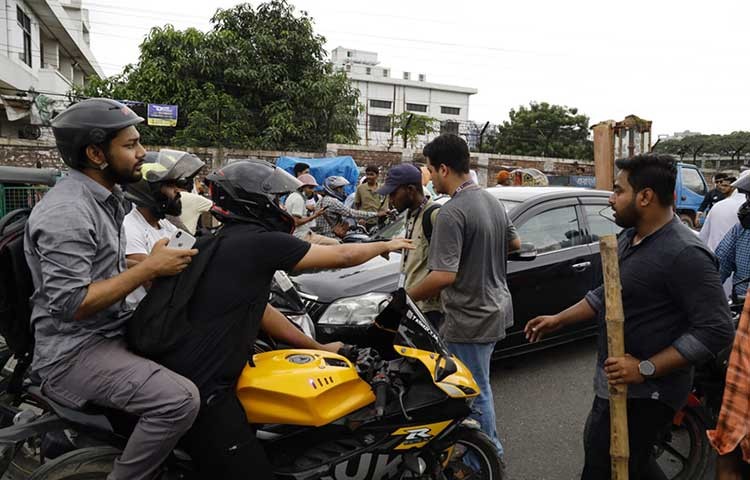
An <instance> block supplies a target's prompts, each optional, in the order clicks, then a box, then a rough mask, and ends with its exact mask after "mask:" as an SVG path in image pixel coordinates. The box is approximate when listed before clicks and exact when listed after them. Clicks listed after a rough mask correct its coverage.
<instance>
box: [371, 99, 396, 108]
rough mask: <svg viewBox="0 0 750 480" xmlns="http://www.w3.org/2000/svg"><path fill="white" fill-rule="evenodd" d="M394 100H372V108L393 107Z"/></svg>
mask: <svg viewBox="0 0 750 480" xmlns="http://www.w3.org/2000/svg"><path fill="white" fill-rule="evenodd" d="M391 105H393V102H390V101H388V100H370V108H387V109H389V110H390V109H391Z"/></svg>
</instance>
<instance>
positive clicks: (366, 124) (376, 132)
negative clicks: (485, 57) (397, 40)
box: [331, 47, 477, 146]
mask: <svg viewBox="0 0 750 480" xmlns="http://www.w3.org/2000/svg"><path fill="white" fill-rule="evenodd" d="M331 60H332V62H333V64H334V67H335V68H336V69H338V70H342V71H344V72H346V74H347V76H348V77H349V79H350V80H351V81H352V84H353V85H354V87H355V88H357V89H358V90H359V95H360V96H359V101H360V103H361V104H362V106H363V107H364V110H363V112H362V113H361V114H360V117H359V135H360V143H362V144H363V145H391V144H393V145H401V144H402V139H401V138H398V137H396V136H395V132H394V129H393V128H392V125H391V123H392V122H391V117H390V115H394V114H395V115H398V114H401V113H403V112H412V113H415V114H418V115H426V116H429V117H432V118H435V119H436V120H438V121H439V125H436V130H437V132H436V133H434V134H432V135H429V136H421V137H420V138H419V141H418V142H417V146H421V145H423V144H424V143H426V142H428V141H429V140H430V139H431V138H433V137H435V136H437V135H438V134H439V133H441V132H451V133H456V134H461V135H463V134H465V133H466V128H463V127H464V126H465V125H467V123H468V119H469V97H470V96H471V95H474V94H475V93H477V90H476V89H475V88H468V87H457V86H454V85H442V84H437V83H429V82H428V81H427V77H426V75H425V74H416V75H413V74H412V73H410V72H403V75H402V78H391V71H390V69H389V68H386V67H382V66H380V65H379V62H378V54H377V53H375V52H365V51H362V50H353V49H350V48H344V47H337V48H335V49H334V50H333V52H331Z"/></svg>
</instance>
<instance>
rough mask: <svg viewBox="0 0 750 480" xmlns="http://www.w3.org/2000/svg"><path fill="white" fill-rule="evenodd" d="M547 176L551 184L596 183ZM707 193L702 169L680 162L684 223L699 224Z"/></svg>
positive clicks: (680, 205) (591, 179)
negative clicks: (699, 209)
mask: <svg viewBox="0 0 750 480" xmlns="http://www.w3.org/2000/svg"><path fill="white" fill-rule="evenodd" d="M547 178H548V180H549V184H550V185H565V186H572V187H587V188H594V186H595V184H596V177H594V176H585V175H584V176H572V175H571V176H567V175H565V176H554V175H552V176H550V175H548V176H547ZM706 193H708V183H707V182H706V179H705V177H704V176H703V173H702V172H701V171H700V169H698V167H696V166H695V165H691V164H689V163H678V164H677V184H676V185H675V202H676V210H677V215H679V216H680V220H682V223H684V224H685V225H687V226H689V227H691V228H695V227H697V226H698V219H697V215H696V214H697V213H698V208H699V207H700V206H701V203H702V202H703V197H704V196H705V195H706Z"/></svg>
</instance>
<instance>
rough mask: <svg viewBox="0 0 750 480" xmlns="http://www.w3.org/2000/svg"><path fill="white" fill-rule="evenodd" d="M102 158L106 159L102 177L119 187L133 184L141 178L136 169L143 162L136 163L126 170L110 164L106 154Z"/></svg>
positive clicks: (110, 161) (109, 158) (110, 159)
mask: <svg viewBox="0 0 750 480" xmlns="http://www.w3.org/2000/svg"><path fill="white" fill-rule="evenodd" d="M104 158H106V159H107V168H105V169H104V176H105V177H106V178H107V179H108V180H110V181H112V182H114V183H117V184H119V185H127V184H128V183H135V182H137V181H139V180H140V179H141V178H142V175H141V171H140V170H138V167H139V166H141V165H143V160H141V161H139V162H138V163H136V164H135V166H133V167H132V168H129V169H126V168H123V167H121V166H116V165H115V164H114V163H112V158H111V157H110V156H109V154H108V153H107V152H104Z"/></svg>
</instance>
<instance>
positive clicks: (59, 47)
mask: <svg viewBox="0 0 750 480" xmlns="http://www.w3.org/2000/svg"><path fill="white" fill-rule="evenodd" d="M0 5H1V6H3V7H4V8H3V11H2V14H0V110H2V111H0V137H14V138H19V137H21V138H31V139H34V138H38V135H39V133H40V129H39V128H38V125H43V124H45V123H46V122H47V121H48V120H49V118H50V117H51V115H52V114H53V112H54V111H60V110H61V109H63V108H64V107H65V106H66V103H65V102H64V100H65V95H66V94H67V93H68V92H69V91H70V90H71V88H72V86H73V85H83V84H84V82H85V79H86V78H88V77H89V76H90V75H97V76H99V77H101V76H103V72H102V69H101V67H100V66H99V64H98V63H97V61H96V59H95V58H94V54H93V53H92V52H91V48H90V46H89V32H90V31H91V27H90V23H89V15H88V10H86V9H84V8H82V7H81V0H0Z"/></svg>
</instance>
